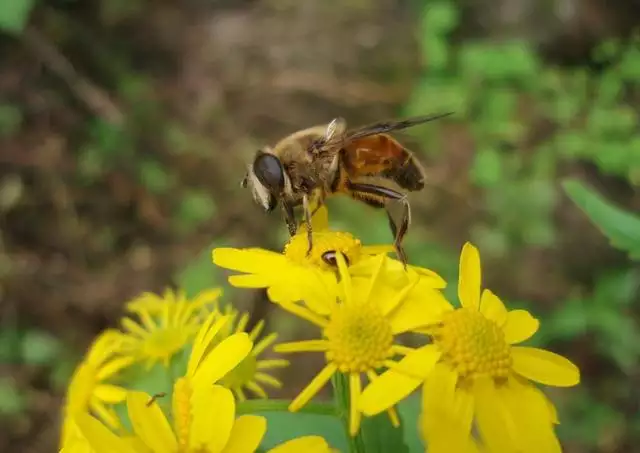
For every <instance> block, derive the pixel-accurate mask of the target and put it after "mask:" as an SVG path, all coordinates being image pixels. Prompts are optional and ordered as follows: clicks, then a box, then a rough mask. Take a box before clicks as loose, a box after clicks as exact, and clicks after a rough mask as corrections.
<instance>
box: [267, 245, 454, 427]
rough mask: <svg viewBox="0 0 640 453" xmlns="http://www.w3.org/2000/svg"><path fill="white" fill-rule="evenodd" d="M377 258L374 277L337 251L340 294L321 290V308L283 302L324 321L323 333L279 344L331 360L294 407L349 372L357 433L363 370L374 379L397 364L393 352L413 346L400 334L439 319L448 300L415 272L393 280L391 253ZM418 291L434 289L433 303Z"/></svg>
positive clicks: (316, 320) (294, 310)
mask: <svg viewBox="0 0 640 453" xmlns="http://www.w3.org/2000/svg"><path fill="white" fill-rule="evenodd" d="M376 260H377V267H376V269H375V271H374V273H373V275H372V276H371V277H370V278H363V277H353V278H352V277H351V276H350V275H349V271H348V269H347V264H346V260H345V259H344V257H343V256H342V255H341V254H338V255H337V263H338V270H339V274H340V290H341V291H339V295H338V298H336V297H335V295H334V294H333V293H331V292H326V291H325V292H324V294H319V295H318V297H317V300H318V301H322V303H323V304H324V305H323V306H322V307H321V310H317V311H314V310H313V309H312V307H311V306H309V307H305V306H302V305H301V304H294V303H286V304H281V306H282V308H284V309H285V310H287V311H289V312H291V313H293V314H295V315H297V316H299V317H301V318H302V319H305V320H307V321H309V322H311V323H312V324H315V325H316V326H318V327H320V328H321V329H322V337H323V338H322V339H318V340H309V341H297V342H292V343H284V344H280V345H276V346H275V348H274V349H275V350H276V351H277V352H282V353H293V352H323V353H324V354H325V358H326V366H325V367H324V368H323V369H322V371H320V372H319V373H318V375H317V376H316V377H315V378H314V379H313V380H312V381H311V383H309V384H308V386H307V387H306V388H305V389H304V390H303V391H302V392H301V393H300V394H299V395H298V396H297V397H296V398H295V399H294V400H293V401H292V402H291V404H290V406H289V410H290V411H293V412H295V411H297V410H298V409H300V408H301V407H303V406H304V405H305V404H306V403H307V402H308V401H309V400H310V399H311V398H312V397H313V396H314V395H315V394H316V393H318V391H319V390H320V389H321V388H322V387H323V386H324V385H325V384H326V383H327V382H328V381H329V379H331V377H332V376H333V375H334V373H336V372H341V373H344V374H345V375H348V377H349V387H350V400H351V402H350V415H349V417H350V422H349V432H350V433H351V435H355V434H356V433H357V431H358V429H359V426H360V419H361V414H360V411H359V410H358V406H359V399H360V394H361V389H362V383H361V375H362V374H364V375H365V376H366V377H367V378H369V380H370V381H374V382H375V380H376V378H377V374H376V370H378V369H379V368H381V367H383V366H387V367H391V366H394V364H395V363H396V362H394V361H393V360H392V359H393V357H394V356H396V355H403V354H406V353H407V352H411V351H413V349H411V348H408V347H405V346H401V345H399V344H395V342H394V340H395V336H396V335H399V334H401V333H403V332H407V331H409V330H412V329H415V328H416V327H418V326H422V325H425V324H428V323H429V322H430V321H432V320H433V319H437V318H438V316H439V314H438V313H439V310H441V307H442V304H446V303H447V302H446V300H445V299H444V297H443V296H442V294H441V293H440V292H439V291H436V290H433V289H432V288H429V287H428V285H426V284H425V282H424V281H423V280H422V279H420V278H419V277H418V275H417V274H416V273H414V272H408V273H407V274H405V283H404V285H402V287H401V288H395V287H393V286H390V285H388V282H387V280H386V279H385V278H384V276H385V273H386V272H387V271H388V268H387V263H388V261H389V259H388V258H387V257H386V256H385V255H379V256H378V257H377V258H376ZM416 291H419V292H424V293H426V292H427V291H431V293H432V297H431V301H429V302H431V303H429V302H428V301H426V300H425V299H421V298H417V297H408V296H409V295H410V294H411V293H413V292H416ZM389 415H390V416H391V419H392V422H394V423H396V424H397V423H398V419H397V415H396V414H395V412H394V411H393V410H391V411H390V412H389Z"/></svg>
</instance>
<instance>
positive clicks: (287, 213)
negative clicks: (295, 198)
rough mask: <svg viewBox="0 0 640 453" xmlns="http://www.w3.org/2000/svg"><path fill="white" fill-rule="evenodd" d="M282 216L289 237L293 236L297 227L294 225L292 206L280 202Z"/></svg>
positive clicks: (294, 218)
mask: <svg viewBox="0 0 640 453" xmlns="http://www.w3.org/2000/svg"><path fill="white" fill-rule="evenodd" d="M282 215H283V217H284V221H285V222H286V223H287V228H288V229H289V235H291V236H293V235H294V234H296V231H297V230H298V225H297V224H296V217H295V215H294V213H293V206H291V205H290V204H289V203H287V202H286V201H282Z"/></svg>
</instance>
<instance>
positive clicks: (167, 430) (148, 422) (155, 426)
mask: <svg viewBox="0 0 640 453" xmlns="http://www.w3.org/2000/svg"><path fill="white" fill-rule="evenodd" d="M149 401H151V397H150V396H149V395H147V394H146V393H144V392H129V393H128V394H127V412H128V413H129V418H130V419H131V424H132V425H133V430H134V431H135V433H136V435H137V436H138V437H140V439H142V441H143V442H144V443H145V445H146V446H147V447H149V448H150V449H151V450H152V451H153V452H154V453H161V452H164V451H167V450H169V451H173V450H175V449H177V448H178V442H177V441H176V437H175V435H174V434H173V431H172V430H171V425H170V424H169V422H168V421H167V418H166V417H165V415H164V414H163V413H162V410H161V409H160V406H158V403H156V402H155V401H154V402H153V403H152V404H149Z"/></svg>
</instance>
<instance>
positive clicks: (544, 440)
mask: <svg viewBox="0 0 640 453" xmlns="http://www.w3.org/2000/svg"><path fill="white" fill-rule="evenodd" d="M501 395H502V400H503V401H504V403H505V405H506V407H507V408H508V410H509V412H510V417H511V420H513V423H514V427H515V433H516V437H515V439H516V441H517V443H518V444H519V447H520V449H519V450H518V451H522V452H523V453H537V452H542V451H543V452H545V453H561V451H562V449H561V447H560V443H559V442H558V438H557V437H556V435H555V433H554V430H553V422H552V420H551V418H550V412H549V406H548V404H547V399H546V397H545V396H544V394H543V393H542V392H541V391H540V390H539V389H537V388H536V387H535V386H533V385H532V384H531V383H529V382H526V381H525V382H524V383H521V382H520V380H518V379H510V380H509V384H508V385H507V386H503V387H502V388H501Z"/></svg>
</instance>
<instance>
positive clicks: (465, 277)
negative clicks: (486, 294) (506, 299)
mask: <svg viewBox="0 0 640 453" xmlns="http://www.w3.org/2000/svg"><path fill="white" fill-rule="evenodd" d="M481 278H482V274H481V269H480V254H479V253H478V249H477V248H475V247H474V246H473V245H472V244H471V243H470V242H467V243H466V244H464V247H462V253H461V255H460V275H459V276H458V298H459V299H460V304H462V306H463V307H465V308H470V309H472V310H477V309H478V308H480V285H481V283H482V281H481Z"/></svg>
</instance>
